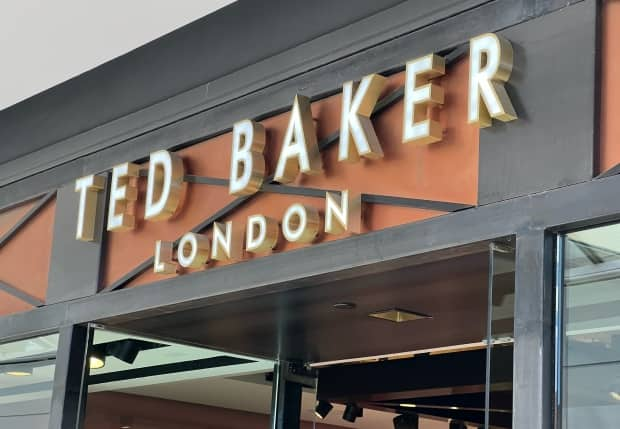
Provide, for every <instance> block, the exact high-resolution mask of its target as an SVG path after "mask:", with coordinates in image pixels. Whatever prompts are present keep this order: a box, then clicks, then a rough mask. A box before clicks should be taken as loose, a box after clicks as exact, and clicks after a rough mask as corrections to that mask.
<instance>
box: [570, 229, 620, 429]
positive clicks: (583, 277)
mask: <svg viewBox="0 0 620 429" xmlns="http://www.w3.org/2000/svg"><path fill="white" fill-rule="evenodd" d="M563 240H564V241H563V248H564V274H563V287H560V288H559V289H558V293H559V295H558V296H559V297H560V301H561V302H560V304H561V307H562V308H561V310H562V311H561V312H560V313H559V315H560V316H561V319H560V320H561V321H560V324H561V327H562V332H561V334H562V335H561V337H560V338H559V340H560V342H559V345H560V347H561V368H560V372H559V374H558V382H559V383H560V386H561V403H562V406H561V415H560V416H559V420H561V424H562V426H561V427H562V428H563V429H577V428H585V427H588V428H598V429H606V428H610V429H611V428H616V427H618V421H620V225H617V224H616V225H608V226H603V227H598V228H593V229H588V230H583V231H578V232H573V233H570V234H567V235H566V236H565V237H564V239H563Z"/></svg>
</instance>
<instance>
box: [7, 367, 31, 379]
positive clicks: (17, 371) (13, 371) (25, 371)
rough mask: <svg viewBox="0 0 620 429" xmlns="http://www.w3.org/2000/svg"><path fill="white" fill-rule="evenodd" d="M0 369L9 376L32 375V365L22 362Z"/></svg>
mask: <svg viewBox="0 0 620 429" xmlns="http://www.w3.org/2000/svg"><path fill="white" fill-rule="evenodd" d="M0 371H1V372H3V373H4V374H6V375H10V376H11V377H27V376H29V375H32V371H33V367H32V366H29V365H24V364H13V365H7V366H5V367H4V369H3V370H0Z"/></svg>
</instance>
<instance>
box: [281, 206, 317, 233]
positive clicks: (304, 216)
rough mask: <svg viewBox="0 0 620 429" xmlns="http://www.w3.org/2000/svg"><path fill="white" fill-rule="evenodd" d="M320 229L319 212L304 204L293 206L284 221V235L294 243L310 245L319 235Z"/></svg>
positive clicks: (286, 213)
mask: <svg viewBox="0 0 620 429" xmlns="http://www.w3.org/2000/svg"><path fill="white" fill-rule="evenodd" d="M319 227H320V219H319V212H318V210H317V209H316V208H314V207H311V206H307V205H304V204H299V203H295V204H293V205H291V206H290V207H289V208H288V209H286V212H285V213H284V217H283V219H282V234H283V235H284V238H286V239H287V240H288V241H290V242H293V243H295V242H297V243H310V242H311V241H313V240H314V239H315V238H316V236H317V235H318V233H319Z"/></svg>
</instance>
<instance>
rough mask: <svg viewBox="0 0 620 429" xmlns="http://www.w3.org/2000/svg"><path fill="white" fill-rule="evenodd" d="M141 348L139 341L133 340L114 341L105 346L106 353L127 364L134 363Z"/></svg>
mask: <svg viewBox="0 0 620 429" xmlns="http://www.w3.org/2000/svg"><path fill="white" fill-rule="evenodd" d="M141 350H142V349H141V348H140V343H138V342H137V341H134V340H122V341H116V342H114V343H109V344H108V345H107V346H106V354H107V355H109V356H114V357H115V358H117V359H120V360H122V361H123V362H125V363H128V364H132V363H134V361H135V360H136V357H137V356H138V353H140V351H141Z"/></svg>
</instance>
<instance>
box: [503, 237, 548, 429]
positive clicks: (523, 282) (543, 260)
mask: <svg viewBox="0 0 620 429" xmlns="http://www.w3.org/2000/svg"><path fill="white" fill-rule="evenodd" d="M516 252H517V254H516V272H515V283H516V284H515V325H514V337H515V344H514V382H513V383H514V384H513V386H514V391H513V401H514V403H513V413H514V414H513V427H514V428H515V429H550V428H551V427H552V409H553V406H552V393H553V373H554V371H553V363H554V359H553V355H554V348H553V332H554V331H553V328H554V327H553V307H554V305H553V237H552V236H551V235H548V234H545V231H541V230H527V231H524V232H523V233H520V234H518V235H517V250H516Z"/></svg>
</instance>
